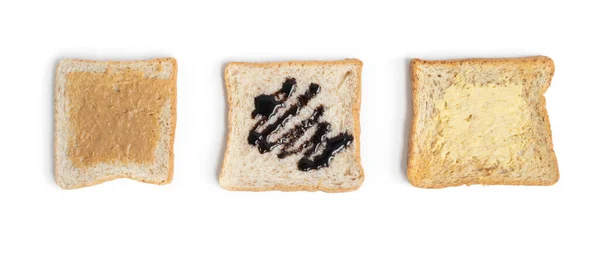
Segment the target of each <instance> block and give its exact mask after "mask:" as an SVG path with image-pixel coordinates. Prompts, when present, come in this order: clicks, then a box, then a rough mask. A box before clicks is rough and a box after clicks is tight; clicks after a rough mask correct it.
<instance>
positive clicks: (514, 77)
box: [408, 56, 559, 188]
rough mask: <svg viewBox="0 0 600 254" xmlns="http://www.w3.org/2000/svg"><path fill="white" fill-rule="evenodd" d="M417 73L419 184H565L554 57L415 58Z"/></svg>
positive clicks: (415, 176) (414, 148) (414, 178)
mask: <svg viewBox="0 0 600 254" xmlns="http://www.w3.org/2000/svg"><path fill="white" fill-rule="evenodd" d="M411 72H412V73H411V74H412V83H413V125H412V131H411V137H410V145H409V156H408V157H409V160H408V179H409V181H410V182H411V183H412V184H413V185H414V186H417V187H423V188H442V187H448V186H458V185H463V184H466V185H470V184H484V185H494V184H504V185H552V184H554V183H556V182H557V181H558V178H559V174H558V164H557V161H556V156H555V154H554V150H553V146H552V134H551V131H550V122H549V119H548V114H547V112H546V101H545V99H544V93H545V92H546V90H547V89H548V87H549V86H550V81H551V79H552V75H553V74H554V63H553V62H552V60H551V59H550V58H548V57H543V56H539V57H526V58H514V59H466V60H447V61H424V60H419V59H414V60H413V61H412V64H411Z"/></svg>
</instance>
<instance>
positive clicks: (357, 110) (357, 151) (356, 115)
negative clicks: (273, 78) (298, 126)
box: [219, 59, 365, 193]
mask: <svg viewBox="0 0 600 254" xmlns="http://www.w3.org/2000/svg"><path fill="white" fill-rule="evenodd" d="M344 64H354V65H357V66H358V71H357V78H358V84H357V88H356V91H355V93H356V94H355V96H356V100H355V101H354V104H353V106H352V116H353V118H354V130H353V131H354V133H355V135H354V136H355V137H354V141H353V142H355V144H356V149H355V153H354V158H355V159H356V161H357V163H358V166H359V168H360V175H359V184H357V185H356V186H352V187H349V188H326V187H323V186H322V185H321V182H319V185H318V186H316V187H315V186H310V185H302V186H296V187H292V186H285V185H277V186H274V187H265V188H260V187H228V186H225V185H224V184H223V177H224V165H227V159H228V158H227V154H228V151H229V147H230V145H231V143H230V138H231V126H230V124H231V122H232V121H233V118H232V114H233V107H232V106H231V105H232V98H231V97H232V92H233V91H232V88H231V83H230V82H229V68H230V66H234V65H236V66H244V67H263V68H268V67H281V66H291V65H300V66H314V65H318V66H335V65H344ZM362 65H363V63H362V61H360V60H358V59H344V60H335V61H286V62H258V63H252V62H230V63H227V66H226V67H225V71H224V73H223V75H224V79H225V90H226V93H227V107H228V113H227V125H228V126H227V127H228V128H227V129H228V132H227V145H226V148H225V152H224V154H223V162H222V164H221V173H220V174H219V184H220V185H221V187H222V188H224V189H226V190H230V191H255V192H261V191H285V192H288V191H310V192H314V191H323V192H331V193H334V192H349V191H354V190H357V189H358V188H360V186H362V183H363V182H364V178H365V177H364V169H363V167H362V163H361V162H360V159H361V158H360V103H361V89H362Z"/></svg>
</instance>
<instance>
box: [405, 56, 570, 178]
mask: <svg viewBox="0 0 600 254" xmlns="http://www.w3.org/2000/svg"><path fill="white" fill-rule="evenodd" d="M505 63H513V64H515V65H517V64H518V65H533V64H545V65H547V66H548V67H549V68H550V70H551V73H550V76H549V78H548V81H547V82H546V83H545V84H544V86H543V87H542V91H541V93H540V97H541V98H539V99H540V101H541V104H542V105H541V107H540V108H538V112H539V113H540V114H542V115H543V117H544V118H545V119H546V120H545V121H544V122H545V128H546V131H547V132H548V135H549V138H548V142H547V146H548V147H549V148H550V150H551V151H552V153H551V154H552V155H551V156H552V160H553V161H554V164H555V165H556V167H555V174H556V178H555V179H553V181H552V182H542V181H525V180H514V179H498V180H494V179H485V178H484V179H479V180H477V181H473V180H462V181H459V182H456V183H441V184H433V185H425V184H424V183H423V180H424V179H425V177H426V176H425V175H424V174H418V173H416V169H417V167H419V165H418V162H417V161H416V158H415V157H416V154H415V151H414V147H413V146H414V142H415V137H416V135H417V133H416V128H417V121H416V119H417V116H418V115H419V93H418V90H419V89H418V87H419V80H418V77H417V68H416V67H417V65H421V64H428V65H447V66H450V67H456V66H459V65H462V64H472V65H474V64H479V65H480V64H492V65H500V64H505ZM554 70H555V67H554V62H553V61H552V59H551V58H549V57H546V56H532V57H518V58H466V59H453V60H421V59H417V58H415V59H413V60H412V61H411V63H410V72H411V74H410V75H411V83H412V97H413V100H412V105H413V114H412V119H413V120H412V125H411V131H410V138H409V145H408V166H407V176H408V180H409V182H410V183H411V184H412V185H413V186H415V187H420V188H432V189H439V188H445V187H452V186H460V185H467V186H469V185H472V184H481V185H534V186H548V185H553V184H555V183H556V182H558V179H559V178H560V175H559V170H558V161H557V159H556V153H555V152H554V145H553V143H552V131H551V128H550V120H549V117H548V111H547V110H546V107H545V106H546V100H545V96H544V93H545V92H546V90H547V89H548V88H549V87H550V83H551V82H552V77H553V76H554Z"/></svg>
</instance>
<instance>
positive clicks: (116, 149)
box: [66, 68, 174, 168]
mask: <svg viewBox="0 0 600 254" xmlns="http://www.w3.org/2000/svg"><path fill="white" fill-rule="evenodd" d="M171 82H174V81H173V80H169V79H167V80H165V79H158V78H147V77H145V76H144V73H143V72H142V71H136V70H132V69H129V68H127V69H119V70H114V69H111V68H108V69H107V70H106V71H105V72H101V73H94V72H72V73H69V74H68V75H67V84H66V85H67V89H66V95H67V98H68V102H69V104H68V105H69V109H68V110H69V111H68V112H69V118H70V128H71V133H72V136H71V137H70V139H69V150H68V156H69V158H70V160H71V161H72V162H73V164H74V166H75V167H78V168H87V167H90V166H93V165H94V164H97V163H114V162H117V161H118V162H121V163H148V162H152V161H153V160H154V151H155V149H156V145H157V142H158V139H159V137H160V124H159V117H160V114H161V111H162V109H163V107H164V105H165V103H166V101H167V99H168V98H170V96H171V92H172V91H171V87H172V86H173V84H171Z"/></svg>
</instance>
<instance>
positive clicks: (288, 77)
mask: <svg viewBox="0 0 600 254" xmlns="http://www.w3.org/2000/svg"><path fill="white" fill-rule="evenodd" d="M361 68H362V62H361V61H359V60H342V61H312V62H281V63H229V64H228V65H227V67H226V68H225V86H226V89H227V100H228V103H229V116H228V119H229V133H228V141H227V148H226V150H225V154H224V158H223V165H222V169H221V174H220V177H219V182H220V184H221V186H222V187H223V188H225V189H227V190H243V191H268V190H280V191H299V190H305V191H317V190H320V191H325V192H343V191H351V190H355V189H357V188H359V187H360V185H361V184H362V182H363V179H364V174H363V169H362V166H361V164H360V152H359V148H360V145H359V136H360V127H359V109H360V89H361Z"/></svg>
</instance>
